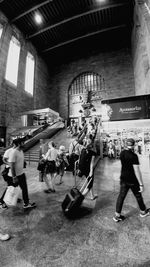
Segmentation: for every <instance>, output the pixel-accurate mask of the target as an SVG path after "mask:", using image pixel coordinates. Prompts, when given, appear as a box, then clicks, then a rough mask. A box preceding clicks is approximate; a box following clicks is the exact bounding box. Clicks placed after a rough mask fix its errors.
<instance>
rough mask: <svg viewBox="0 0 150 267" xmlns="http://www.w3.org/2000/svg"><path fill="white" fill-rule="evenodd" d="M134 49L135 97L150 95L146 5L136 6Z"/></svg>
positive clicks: (149, 35)
mask: <svg viewBox="0 0 150 267" xmlns="http://www.w3.org/2000/svg"><path fill="white" fill-rule="evenodd" d="M149 2H150V1H149ZM132 48H133V49H132V53H133V66H134V79H135V95H144V94H150V86H149V85H150V14H148V10H147V9H146V7H145V5H144V4H138V2H137V3H136V5H135V13H134V28H133V34H132Z"/></svg>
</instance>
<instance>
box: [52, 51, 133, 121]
mask: <svg viewBox="0 0 150 267" xmlns="http://www.w3.org/2000/svg"><path fill="white" fill-rule="evenodd" d="M130 52H131V51H130V49H129V48H122V49H119V50H115V51H112V52H99V53H97V54H95V55H94V56H91V57H87V58H84V59H80V60H78V61H74V62H72V63H69V64H66V65H62V66H60V68H57V70H56V71H55V73H53V80H52V81H51V86H50V88H49V89H50V91H51V94H52V99H53V100H52V101H51V105H52V108H53V109H56V107H57V106H59V110H57V111H59V113H60V116H61V117H64V118H68V89H69V85H70V83H71V82H72V80H73V79H74V78H75V77H76V76H77V75H79V74H80V73H82V72H87V71H90V72H95V73H98V74H99V75H102V77H103V78H104V79H105V89H106V91H105V92H102V97H103V99H112V98H119V97H127V96H134V95H135V86H134V75H133V65H132V57H131V53H130Z"/></svg>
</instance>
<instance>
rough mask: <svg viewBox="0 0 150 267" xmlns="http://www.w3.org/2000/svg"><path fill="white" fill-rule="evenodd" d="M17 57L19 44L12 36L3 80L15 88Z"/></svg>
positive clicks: (18, 55)
mask: <svg viewBox="0 0 150 267" xmlns="http://www.w3.org/2000/svg"><path fill="white" fill-rule="evenodd" d="M19 57H20V42H19V41H18V40H17V39H16V38H15V37H14V36H12V38H11V41H10V44H9V50H8V57H7V66H6V74H5V78H6V80H8V81H10V82H11V83H13V84H14V85H15V86H17V80H18V68H19Z"/></svg>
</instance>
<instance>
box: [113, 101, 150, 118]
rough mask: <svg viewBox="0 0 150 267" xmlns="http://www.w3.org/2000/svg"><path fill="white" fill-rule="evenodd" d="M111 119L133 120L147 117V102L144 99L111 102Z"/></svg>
mask: <svg viewBox="0 0 150 267" xmlns="http://www.w3.org/2000/svg"><path fill="white" fill-rule="evenodd" d="M108 105H109V106H110V108H111V116H110V120H111V121H112V120H133V119H144V118H146V117H147V110H146V103H145V101H144V100H135V101H128V102H119V103H110V104H108Z"/></svg>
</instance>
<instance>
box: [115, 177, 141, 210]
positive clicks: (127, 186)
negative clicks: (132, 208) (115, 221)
mask: <svg viewBox="0 0 150 267" xmlns="http://www.w3.org/2000/svg"><path fill="white" fill-rule="evenodd" d="M129 189H131V190H132V192H133V194H134V196H135V198H136V200H137V202H138V205H139V208H140V210H141V211H145V210H146V206H145V204H144V201H143V197H142V194H141V193H140V192H139V190H140V188H139V185H138V184H129V183H125V182H121V183H120V193H119V196H118V198H117V203H116V212H117V213H121V210H122V206H123V203H124V200H125V197H126V195H127V193H128V191H129Z"/></svg>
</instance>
